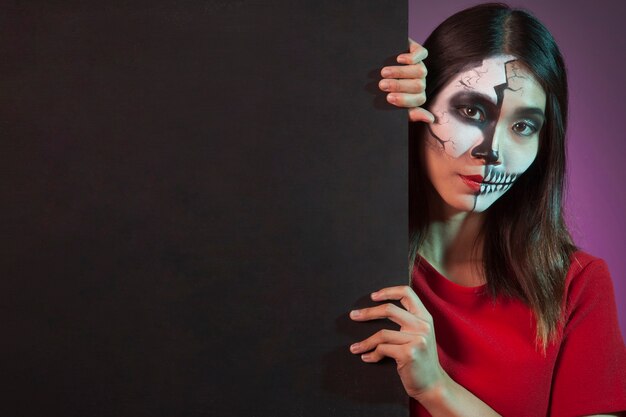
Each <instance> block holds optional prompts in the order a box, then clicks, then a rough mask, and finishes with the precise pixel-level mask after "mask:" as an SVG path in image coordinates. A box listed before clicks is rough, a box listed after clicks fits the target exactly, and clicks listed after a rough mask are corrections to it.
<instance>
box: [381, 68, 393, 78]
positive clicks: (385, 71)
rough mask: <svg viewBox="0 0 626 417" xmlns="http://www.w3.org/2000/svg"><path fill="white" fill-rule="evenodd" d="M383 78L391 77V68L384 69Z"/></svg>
mask: <svg viewBox="0 0 626 417" xmlns="http://www.w3.org/2000/svg"><path fill="white" fill-rule="evenodd" d="M381 74H382V75H383V77H389V76H390V75H391V70H390V69H389V68H385V69H383V71H382V73H381Z"/></svg>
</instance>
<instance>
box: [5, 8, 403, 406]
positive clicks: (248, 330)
mask: <svg viewBox="0 0 626 417" xmlns="http://www.w3.org/2000/svg"><path fill="white" fill-rule="evenodd" d="M406 8H407V4H406V2H404V1H398V0H393V1H391V0H389V1H386V0H341V1H337V0H315V1H305V0H292V1H279V0H276V1H260V0H259V1H253V0H232V1H225V0H222V1H173V0H169V1H165V0H153V1H135V2H132V1H125V2H116V1H111V2H102V1H98V2H96V1H87V0H86V1H46V2H44V1H5V2H2V3H0V56H1V57H2V58H1V59H0V140H1V144H2V151H1V152H0V166H1V167H2V168H1V169H2V175H1V177H2V179H1V182H0V186H1V189H0V191H1V192H2V200H3V201H2V212H1V214H2V224H1V232H2V248H1V249H2V250H1V255H0V256H1V264H0V265H1V270H0V273H1V274H2V279H1V280H0V309H1V310H0V312H1V313H2V324H1V325H0V326H1V327H0V329H1V332H2V343H1V347H0V351H1V355H0V356H1V359H0V361H1V362H0V371H1V373H2V380H3V385H4V388H2V389H1V390H0V397H1V398H0V415H6V416H14V417H19V416H46V417H50V416H90V417H97V416H132V417H139V416H177V417H184V416H341V417H349V416H380V415H381V414H384V415H385V416H404V415H407V414H408V411H407V408H406V403H407V402H406V399H405V396H404V394H403V391H402V387H401V384H400V383H399V379H398V377H397V374H396V372H395V364H394V363H392V362H390V361H389V362H387V363H386V364H383V365H371V364H369V365H368V364H363V363H361V362H360V360H359V359H358V357H353V356H352V355H351V354H350V353H349V352H348V346H349V344H350V343H352V342H354V341H357V340H360V339H362V338H364V337H366V336H367V335H369V334H370V333H372V332H373V331H374V330H375V328H376V326H377V325H369V324H356V323H351V322H350V320H349V319H348V316H347V314H348V312H349V311H350V309H351V308H353V307H354V306H355V305H357V304H359V303H360V304H368V302H367V301H366V300H365V298H364V297H365V296H366V295H367V294H369V292H371V291H373V290H376V289H378V288H380V287H383V286H387V285H391V284H394V285H395V284H403V283H406V281H407V278H406V269H407V265H406V257H407V219H408V217H407V205H408V198H407V186H408V184H407V171H408V167H407V118H406V113H405V111H402V110H398V109H392V108H390V106H387V105H386V104H384V97H383V96H381V95H379V94H378V93H377V92H376V83H377V81H378V79H379V76H378V71H379V69H380V68H381V67H382V66H383V65H384V64H385V62H387V63H388V62H389V59H390V58H392V57H393V56H394V55H395V54H397V53H399V52H401V51H402V50H404V49H405V48H406V43H407V9H406ZM380 325H385V326H388V327H391V326H390V325H389V324H388V323H379V324H378V326H380Z"/></svg>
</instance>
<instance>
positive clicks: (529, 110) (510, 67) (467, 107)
mask: <svg viewBox="0 0 626 417" xmlns="http://www.w3.org/2000/svg"><path fill="white" fill-rule="evenodd" d="M545 107H546V95H545V92H544V91H543V88H542V87H541V86H540V85H539V84H538V83H537V81H536V80H535V79H534V77H533V76H532V75H531V73H530V72H529V71H528V70H527V69H526V68H525V67H524V66H523V65H522V64H521V63H520V62H519V61H517V60H516V58H515V57H514V56H511V55H497V56H493V57H490V58H487V59H485V60H483V62H482V65H479V66H477V67H474V68H472V69H470V70H468V71H465V72H462V73H460V74H459V75H458V76H455V77H454V78H453V79H452V80H451V81H450V82H449V83H448V84H446V85H445V86H444V87H443V88H442V89H441V91H440V92H439V94H438V95H437V97H435V99H434V100H433V102H432V104H431V105H430V106H429V109H430V111H431V112H432V113H433V114H434V115H435V122H434V123H432V124H430V125H428V132H427V133H426V136H427V137H426V146H425V162H426V171H427V174H428V177H429V179H430V181H431V183H432V184H433V186H434V188H435V190H436V191H437V193H438V194H439V196H440V197H441V198H442V200H443V201H444V203H446V204H447V205H448V206H450V207H451V208H453V209H454V210H455V211H475V212H481V211H484V210H486V209H487V208H488V207H489V206H491V204H493V203H494V202H495V201H496V200H497V199H498V198H500V197H501V196H502V195H503V194H504V193H505V192H506V191H507V190H509V189H510V188H511V186H512V185H513V183H514V182H515V181H516V180H517V179H518V178H519V177H520V175H522V174H523V173H524V171H526V170H527V169H528V167H529V166H530V164H531V163H532V162H533V160H534V159H535V157H536V156H537V149H538V147H539V132H540V130H541V127H542V126H543V123H544V120H545V116H544V112H545Z"/></svg>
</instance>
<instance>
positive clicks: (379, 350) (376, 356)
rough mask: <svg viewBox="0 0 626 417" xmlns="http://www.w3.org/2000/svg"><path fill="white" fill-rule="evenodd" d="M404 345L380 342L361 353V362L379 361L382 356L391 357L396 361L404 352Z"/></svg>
mask: <svg viewBox="0 0 626 417" xmlns="http://www.w3.org/2000/svg"><path fill="white" fill-rule="evenodd" d="M405 349H406V348H405V345H404V344H402V345H392V344H386V343H383V344H380V345H378V346H377V347H376V349H375V350H373V351H372V352H368V353H364V354H362V355H361V360H363V362H370V363H373V362H379V361H381V360H382V359H383V358H392V359H395V360H396V361H400V360H401V359H400V358H402V357H403V356H404V354H403V351H404V350H405Z"/></svg>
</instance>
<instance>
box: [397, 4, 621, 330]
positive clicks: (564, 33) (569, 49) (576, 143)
mask: <svg viewBox="0 0 626 417" xmlns="http://www.w3.org/2000/svg"><path fill="white" fill-rule="evenodd" d="M479 3H481V2H480V1H476V0H474V1H470V0H454V1H451V0H448V1H442V2H435V1H431V2H428V3H426V2H422V1H418V0H409V35H410V36H411V38H412V39H414V40H416V41H417V42H419V43H422V42H424V40H425V39H426V37H427V36H428V35H429V34H430V32H431V31H432V30H433V29H434V28H435V27H436V26H437V25H438V24H439V23H441V22H442V21H443V20H444V19H445V18H446V17H448V16H450V15H452V14H454V13H455V12H457V11H459V10H462V9H464V8H466V7H469V6H473V5H475V4H479ZM556 3H557V2H551V1H546V0H523V1H514V2H509V3H508V4H510V5H511V6H513V7H520V8H525V9H528V10H530V11H531V12H532V13H533V14H534V15H535V16H537V18H539V20H541V21H542V22H543V23H544V24H545V25H546V26H547V27H548V29H549V30H550V31H551V32H552V35H553V36H554V37H555V38H556V41H557V43H558V45H559V47H560V49H561V52H562V53H563V55H564V57H565V63H566V65H567V69H568V77H569V79H568V81H569V89H570V113H569V128H568V157H569V159H568V182H567V184H568V190H567V198H566V216H567V221H568V225H569V227H570V231H571V232H572V234H573V236H574V239H575V242H576V244H577V245H578V246H579V247H580V248H581V249H583V250H585V251H587V252H589V253H591V254H592V255H595V256H598V257H600V258H603V259H604V260H606V262H607V263H608V265H609V269H610V271H611V275H612V277H613V283H614V287H615V298H616V301H617V308H618V314H619V321H620V327H621V330H622V335H626V297H625V296H626V283H624V280H623V279H622V277H623V276H625V275H626V261H625V259H626V238H625V234H626V227H625V226H626V221H625V220H624V218H625V216H626V193H624V183H626V159H625V158H624V154H625V153H626V142H625V141H624V134H623V131H624V130H623V129H624V124H625V123H626V118H625V112H624V106H623V101H624V98H625V97H626V88H625V83H624V80H625V79H626V68H625V65H624V63H625V61H626V60H625V58H624V56H625V54H624V50H625V49H626V48H625V46H626V45H625V43H626V22H624V14H623V11H624V5H623V4H621V3H622V2H621V1H619V0H612V1H610V0H594V1H578V0H573V1H568V2H559V3H561V4H556ZM426 4H428V6H426ZM426 66H427V67H428V60H426Z"/></svg>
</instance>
